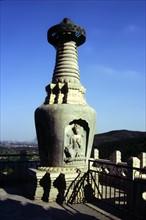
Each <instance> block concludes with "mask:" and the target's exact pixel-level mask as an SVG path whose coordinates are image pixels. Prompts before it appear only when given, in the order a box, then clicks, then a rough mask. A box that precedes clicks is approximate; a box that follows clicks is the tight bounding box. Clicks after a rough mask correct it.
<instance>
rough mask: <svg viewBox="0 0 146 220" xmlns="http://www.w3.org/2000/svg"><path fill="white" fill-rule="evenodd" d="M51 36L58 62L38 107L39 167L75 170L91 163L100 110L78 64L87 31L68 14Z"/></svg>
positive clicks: (49, 31) (63, 171) (52, 28)
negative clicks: (88, 93) (89, 98)
mask: <svg viewBox="0 0 146 220" xmlns="http://www.w3.org/2000/svg"><path fill="white" fill-rule="evenodd" d="M47 37H48V42H49V43H50V44H52V45H53V46H54V47H55V49H56V63H55V67H54V72H53V77H52V82H51V83H50V84H49V85H48V86H46V92H47V96H46V98H45V101H44V103H43V104H42V105H41V106H40V107H39V108H37V109H36V111H35V125H36V133H37V140H38V147H39V155H40V160H41V167H40V168H39V169H38V170H39V171H40V172H41V171H44V172H48V173H49V174H50V175H54V174H52V173H53V172H55V173H56V172H58V173H57V175H58V174H60V173H63V174H64V175H65V172H67V170H69V173H71V170H72V172H75V170H76V169H80V168H81V169H82V168H85V167H87V162H88V159H89V158H90V154H91V150H92V144H93V138H94V132H95V124H96V112H95V110H94V109H93V108H91V107H90V106H89V105H88V104H87V102H86V99H85V97H84V94H85V91H86V90H85V88H84V87H83V86H82V84H81V82H80V74H79V67H78V52H77V47H78V46H80V45H82V44H83V43H84V42H85V40H86V34H85V30H84V29H83V28H82V27H80V26H78V25H76V24H74V23H73V22H72V21H71V20H70V19H69V18H64V19H63V21H62V22H61V23H59V24H57V25H55V26H53V27H51V28H50V29H49V30H48V35H47ZM37 173H38V171H37ZM39 175H40V174H39ZM39 175H38V174H37V178H38V176H39ZM40 176H41V177H42V174H41V175H40ZM41 177H39V178H41ZM52 178H54V177H51V181H52ZM65 178H68V177H67V176H66V177H65ZM74 178H75V176H74V175H72V180H73V179H74ZM70 181H71V180H70Z"/></svg>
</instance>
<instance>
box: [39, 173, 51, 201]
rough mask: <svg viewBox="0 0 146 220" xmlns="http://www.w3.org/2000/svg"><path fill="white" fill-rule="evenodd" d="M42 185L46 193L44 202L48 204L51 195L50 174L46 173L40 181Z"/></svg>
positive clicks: (43, 198)
mask: <svg viewBox="0 0 146 220" xmlns="http://www.w3.org/2000/svg"><path fill="white" fill-rule="evenodd" d="M40 185H41V186H42V187H43V190H44V193H43V196H42V201H44V202H48V201H49V194H50V188H51V178H50V173H48V172H46V173H45V175H44V176H43V177H42V179H41V180H40Z"/></svg>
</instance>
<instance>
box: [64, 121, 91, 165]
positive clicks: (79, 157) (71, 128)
mask: <svg viewBox="0 0 146 220" xmlns="http://www.w3.org/2000/svg"><path fill="white" fill-rule="evenodd" d="M88 135H89V127H88V124H87V122H86V121H84V120H81V119H79V120H74V121H72V122H70V123H69V125H67V126H66V128H65V137H64V162H65V163H69V162H72V161H85V159H86V153H87V145H88Z"/></svg>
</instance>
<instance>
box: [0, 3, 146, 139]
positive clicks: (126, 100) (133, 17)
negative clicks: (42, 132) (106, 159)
mask: <svg viewBox="0 0 146 220" xmlns="http://www.w3.org/2000/svg"><path fill="white" fill-rule="evenodd" d="M0 3H1V131H0V132H1V138H0V139H1V140H33V139H35V136H36V134H35V126H34V111H35V109H36V108H37V107H38V106H39V105H41V104H42V103H43V101H44V99H45V96H46V93H45V86H46V85H48V84H49V83H50V82H51V79H52V74H53V68H54V64H55V54H56V52H55V49H54V48H53V47H52V46H51V45H50V44H48V43H47V30H48V29H49V28H50V27H51V26H53V25H55V24H58V23H60V22H61V21H62V19H63V18H65V17H69V18H71V19H72V20H73V21H74V22H75V23H77V24H79V25H81V26H82V27H84V28H85V30H86V34H87V40H86V42H85V44H83V45H82V46H80V47H79V49H78V53H79V69H80V78H81V83H82V85H83V86H84V87H85V88H86V95H85V96H86V100H87V102H88V104H89V105H91V106H92V107H93V108H94V109H95V110H96V112H97V126H96V133H102V132H107V131H110V130H117V129H118V130H119V129H128V130H139V131H145V129H146V124H145V114H146V105H145V98H146V97H145V88H146V80H145V54H146V53H145V52H146V51H145V49H146V48H145V46H146V45H145V19H146V18H145V17H146V16H145V13H146V6H145V1H141V0H137V1H134V0H131V1H128V0H127V1H126V0H125V1H124V0H123V1H118V0H117V1H110V0H109V1H104V0H103V1H98V0H96V1H92V0H91V1H86V0H84V1H81V0H79V1H75V0H74V1H59V0H58V1H55V0H54V1H35V0H34V1H24V0H23V1H21V0H19V1H1V2H0Z"/></svg>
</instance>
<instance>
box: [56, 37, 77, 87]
mask: <svg viewBox="0 0 146 220" xmlns="http://www.w3.org/2000/svg"><path fill="white" fill-rule="evenodd" d="M52 82H53V83H57V82H61V83H67V82H71V83H75V82H76V83H80V76H79V67H78V54H77V46H76V42H74V41H70V42H65V43H62V44H60V45H58V47H57V53H56V63H55V68H54V73H53V79H52Z"/></svg>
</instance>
